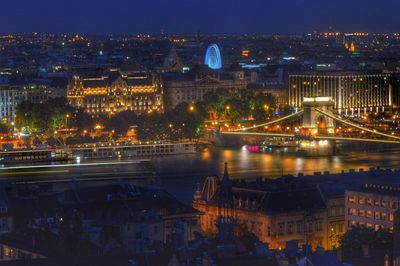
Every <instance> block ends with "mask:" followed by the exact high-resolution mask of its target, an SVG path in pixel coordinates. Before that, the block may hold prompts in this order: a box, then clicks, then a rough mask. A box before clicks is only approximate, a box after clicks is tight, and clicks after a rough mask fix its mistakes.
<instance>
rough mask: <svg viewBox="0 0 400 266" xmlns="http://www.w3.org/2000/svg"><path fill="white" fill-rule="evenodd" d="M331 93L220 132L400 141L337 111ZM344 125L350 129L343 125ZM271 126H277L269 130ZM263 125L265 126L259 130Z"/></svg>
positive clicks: (378, 141)
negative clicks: (291, 110) (278, 115)
mask: <svg viewBox="0 0 400 266" xmlns="http://www.w3.org/2000/svg"><path fill="white" fill-rule="evenodd" d="M333 106H334V101H333V100H332V98H330V97H308V98H304V102H303V109H302V110H299V111H297V112H296V113H293V114H290V115H288V116H285V117H281V118H279V119H276V120H273V121H269V122H266V123H261V124H258V125H253V126H251V127H244V128H240V129H232V130H227V131H221V132H220V133H221V135H234V136H255V137H266V138H269V137H271V138H272V137H276V138H287V139H296V140H329V141H331V140H332V141H336V140H337V141H351V142H366V143H385V144H400V137H399V136H396V135H394V133H391V134H388V133H385V132H381V131H379V130H377V129H374V128H369V127H367V126H365V125H363V124H361V123H357V122H354V121H351V120H350V119H348V118H346V117H343V116H341V115H338V114H336V113H335V112H334V110H333ZM287 124H292V125H293V124H295V125H296V126H294V128H290V129H291V130H284V129H285V126H284V125H287ZM339 125H342V126H344V127H347V130H340V129H342V126H339ZM271 126H272V128H275V129H282V130H280V131H279V130H273V131H268V129H269V128H270V127H271ZM260 129H262V130H260Z"/></svg>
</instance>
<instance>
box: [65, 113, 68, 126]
mask: <svg viewBox="0 0 400 266" xmlns="http://www.w3.org/2000/svg"><path fill="white" fill-rule="evenodd" d="M68 118H69V114H66V116H65V127H66V128H68Z"/></svg>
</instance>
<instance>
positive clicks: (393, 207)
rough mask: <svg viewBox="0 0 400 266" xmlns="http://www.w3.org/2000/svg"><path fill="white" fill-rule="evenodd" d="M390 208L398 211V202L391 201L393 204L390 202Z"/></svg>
mask: <svg viewBox="0 0 400 266" xmlns="http://www.w3.org/2000/svg"><path fill="white" fill-rule="evenodd" d="M390 208H392V209H397V202H395V201H391V202H390Z"/></svg>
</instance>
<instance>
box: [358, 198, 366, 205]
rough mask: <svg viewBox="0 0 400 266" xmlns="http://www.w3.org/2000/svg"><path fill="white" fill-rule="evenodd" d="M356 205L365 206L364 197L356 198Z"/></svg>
mask: <svg viewBox="0 0 400 266" xmlns="http://www.w3.org/2000/svg"><path fill="white" fill-rule="evenodd" d="M358 204H363V205H364V204H365V197H358Z"/></svg>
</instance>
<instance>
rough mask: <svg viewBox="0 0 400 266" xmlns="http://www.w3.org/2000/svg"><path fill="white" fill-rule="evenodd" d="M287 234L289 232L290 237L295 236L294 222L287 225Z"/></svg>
mask: <svg viewBox="0 0 400 266" xmlns="http://www.w3.org/2000/svg"><path fill="white" fill-rule="evenodd" d="M287 232H288V235H291V234H293V222H288V224H287Z"/></svg>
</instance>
